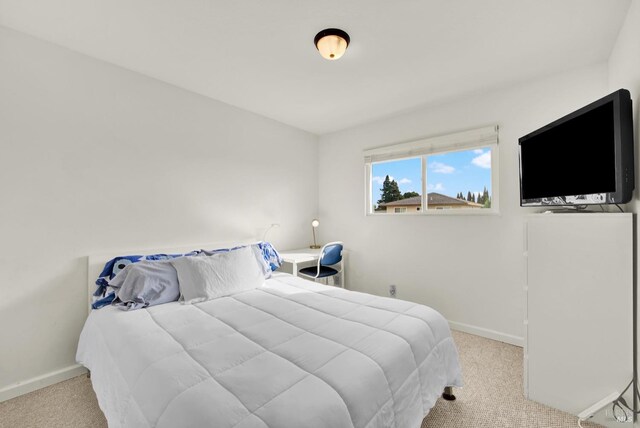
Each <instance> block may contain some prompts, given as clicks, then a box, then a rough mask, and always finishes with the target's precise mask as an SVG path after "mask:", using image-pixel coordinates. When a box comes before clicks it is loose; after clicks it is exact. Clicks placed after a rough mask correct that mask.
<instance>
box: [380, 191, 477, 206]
mask: <svg viewBox="0 0 640 428" xmlns="http://www.w3.org/2000/svg"><path fill="white" fill-rule="evenodd" d="M427 203H428V204H431V205H470V206H473V207H481V206H482V204H478V203H475V202H469V201H465V200H463V199H457V198H452V197H451V196H447V195H443V194H441V193H436V192H431V193H427ZM420 204H422V196H412V197H410V198H406V199H400V200H399V201H393V202H387V203H382V204H380V205H379V206H381V207H400V206H403V207H404V206H408V205H420Z"/></svg>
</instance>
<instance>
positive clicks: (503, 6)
mask: <svg viewBox="0 0 640 428" xmlns="http://www.w3.org/2000/svg"><path fill="white" fill-rule="evenodd" d="M629 4H630V0H394V1H390V0H324V1H310V0H268V1H265V0H235V1H229V0H227V1H222V0H29V1H25V0H0V25H4V26H6V27H9V28H13V29H15V30H19V31H23V32H25V33H27V34H31V35H34V36H36V37H40V38H42V39H45V40H48V41H51V42H54V43H57V44H59V45H62V46H65V47H68V48H70V49H73V50H76V51H79V52H82V53H84V54H87V55H90V56H92V57H95V58H99V59H102V60H104V61H108V62H110V63H113V64H116V65H119V66H122V67H124V68H127V69H129V70H134V71H137V72H139V73H142V74H145V75H148V76H151V77H154V78H157V79H159V80H162V81H165V82H168V83H171V84H173V85H176V86H179V87H181V88H184V89H187V90H190V91H193V92H196V93H198V94H202V95H205V96H207V97H211V98H214V99H216V100H220V101H223V102H225V103H228V104H231V105H234V106H237V107H240V108H243V109H245V110H249V111H252V112H254V113H258V114H260V115H263V116H267V117H269V118H272V119H275V120H278V121H280V122H284V123H287V124H289V125H292V126H295V127H297V128H301V129H304V130H306V131H309V132H312V133H315V134H326V133H330V132H333V131H336V130H340V129H344V128H348V127H351V126H355V125H358V124H362V123H366V122H371V121H375V120H377V119H381V118H384V117H388V116H391V115H395V114H398V113H400V112H404V111H408V110H411V109H415V108H417V107H420V106H425V105H433V104H436V103H441V102H443V101H445V100H449V99H453V98H457V97H462V96H464V95H465V94H469V93H477V92H480V91H486V90H490V89H496V88H499V87H503V86H507V85H512V84H514V83H517V82H522V81H525V80H530V79H534V78H538V77H541V76H546V75H550V74H553V73H557V72H560V71H563V70H568V69H571V68H576V67H581V66H585V65H588V64H594V63H598V62H601V61H605V60H606V59H607V58H608V57H609V54H610V52H611V50H612V47H613V45H614V43H615V39H616V37H617V34H618V31H619V29H620V27H621V26H622V22H623V20H624V17H625V14H626V12H627V9H628V7H629ZM327 27H338V28H341V29H343V30H345V31H347V32H348V33H349V35H350V36H351V45H350V46H349V49H348V50H347V53H346V54H345V56H344V57H343V58H341V59H340V60H338V61H327V60H324V59H323V58H322V57H320V55H319V54H318V52H317V51H316V49H315V47H314V46H313V37H314V36H315V34H316V33H317V32H318V31H320V30H322V29H324V28H327Z"/></svg>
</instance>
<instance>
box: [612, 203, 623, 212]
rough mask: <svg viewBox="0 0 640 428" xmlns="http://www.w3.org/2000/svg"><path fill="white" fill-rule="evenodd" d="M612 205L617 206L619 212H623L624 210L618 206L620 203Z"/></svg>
mask: <svg viewBox="0 0 640 428" xmlns="http://www.w3.org/2000/svg"><path fill="white" fill-rule="evenodd" d="M614 205H615V206H616V207H618V209H619V210H620V212H621V213H623V212H624V210H623V209H622V208H620V205H618V204H614Z"/></svg>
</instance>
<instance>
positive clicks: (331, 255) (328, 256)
mask: <svg viewBox="0 0 640 428" xmlns="http://www.w3.org/2000/svg"><path fill="white" fill-rule="evenodd" d="M341 261H342V242H340V241H336V242H329V243H328V244H325V245H324V247H322V250H321V251H320V260H318V265H319V266H331V265H335V264H337V263H340V262H341Z"/></svg>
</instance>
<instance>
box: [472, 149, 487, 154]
mask: <svg viewBox="0 0 640 428" xmlns="http://www.w3.org/2000/svg"><path fill="white" fill-rule="evenodd" d="M473 153H475V154H477V155H481V154H483V153H484V150H482V149H475V150H474V151H473Z"/></svg>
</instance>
